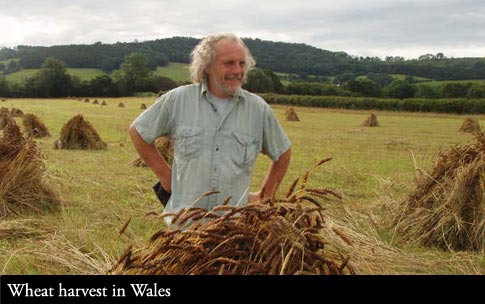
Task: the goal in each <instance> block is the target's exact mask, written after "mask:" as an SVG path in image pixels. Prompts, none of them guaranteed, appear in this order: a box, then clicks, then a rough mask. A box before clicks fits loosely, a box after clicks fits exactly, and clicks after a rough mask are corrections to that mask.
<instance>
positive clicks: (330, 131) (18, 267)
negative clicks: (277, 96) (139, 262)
mask: <svg viewBox="0 0 485 304" xmlns="http://www.w3.org/2000/svg"><path fill="white" fill-rule="evenodd" d="M92 100H94V99H91V103H84V102H82V101H78V100H69V99H51V100H46V99H9V100H7V101H6V102H1V103H0V107H8V108H19V109H21V110H22V111H23V112H24V113H32V114H35V115H37V116H38V117H39V118H40V119H41V120H42V121H43V122H44V123H45V124H46V125H47V127H48V129H49V131H50V132H51V134H52V136H51V137H50V138H45V139H39V140H38V142H39V144H40V147H41V149H42V151H43V153H44V155H45V157H46V159H45V164H46V167H47V172H48V180H49V183H50V184H51V185H52V186H53V187H54V188H55V189H56V190H57V191H58V192H59V193H60V195H61V197H62V198H63V200H64V201H65V206H64V207H63V208H62V210H61V212H59V213H45V214H40V215H22V216H17V217H9V218H3V219H0V270H1V272H0V273H1V274H98V273H105V271H106V270H108V269H109V268H111V267H112V266H113V265H114V264H115V263H116V260H117V259H118V258H119V256H120V255H121V254H122V253H123V251H124V250H125V248H126V247H127V246H128V245H133V247H134V248H136V247H138V246H141V245H142V244H143V243H144V242H146V241H147V239H148V238H149V237H150V236H151V235H152V234H153V233H154V232H156V231H158V230H159V229H160V228H161V227H162V226H163V222H162V221H160V220H155V219H151V218H149V217H146V216H145V215H146V214H147V213H148V212H151V211H155V212H160V211H161V205H160V203H159V202H158V201H157V199H156V197H155V195H154V193H153V192H152V189H151V186H152V185H153V184H154V183H155V182H156V179H155V177H154V175H153V174H152V173H151V171H150V170H149V169H147V168H138V167H133V166H132V165H131V164H130V163H131V161H133V160H134V159H136V158H137V154H136V152H135V150H134V148H133V146H132V144H131V141H130V139H129V137H128V134H127V130H128V127H129V125H130V123H131V121H132V120H133V119H134V118H135V117H136V116H137V115H139V114H140V113H141V112H142V110H141V109H140V105H141V103H146V104H147V106H149V105H151V104H152V103H153V102H154V100H155V98H151V97H150V98H133V97H130V98H117V99H110V98H105V99H102V98H98V100H99V102H100V103H101V100H105V101H106V102H107V103H108V105H107V106H100V105H94V104H92ZM119 102H124V103H125V105H126V107H125V108H119V107H118V106H117V105H118V103H119ZM295 109H296V112H297V114H298V116H299V118H300V121H299V122H290V121H285V119H284V115H283V113H284V112H285V111H286V110H287V107H283V106H277V105H275V106H273V110H274V112H275V114H276V116H277V117H278V119H279V121H280V123H281V125H282V126H283V128H284V129H285V131H286V132H287V134H288V136H289V137H290V140H291V141H292V144H293V146H292V161H291V164H290V168H289V171H288V173H287V175H286V177H285V179H284V181H283V184H282V185H281V187H280V189H282V190H281V192H282V193H283V192H284V191H285V190H286V189H288V188H289V186H290V184H291V183H292V182H293V180H295V179H296V178H297V177H300V176H302V175H303V174H304V173H305V171H306V170H307V169H308V168H310V167H311V166H312V165H313V164H315V163H316V162H317V161H319V160H321V159H323V158H326V157H332V158H333V160H332V161H330V162H328V163H326V164H325V165H323V166H322V167H319V168H318V169H317V170H315V171H314V172H313V174H312V175H311V177H310V180H309V183H310V184H311V185H312V186H314V187H325V188H329V189H333V190H335V191H336V192H338V193H340V194H341V195H342V196H343V199H342V200H337V199H330V200H328V201H322V202H321V203H322V204H323V205H324V206H325V207H326V208H327V211H326V212H327V214H328V215H329V217H330V218H332V219H333V220H335V222H336V223H337V222H338V223H339V225H342V226H344V227H348V228H349V231H353V233H355V234H351V235H350V236H351V237H352V236H353V237H354V238H355V241H354V242H353V245H352V246H350V245H349V246H348V247H346V248H341V249H342V250H343V252H344V253H345V254H346V255H348V256H350V263H352V262H353V263H354V264H356V265H357V266H358V267H356V268H357V269H358V270H360V271H359V273H365V274H382V273H386V274H415V273H426V274H475V273H480V274H484V273H485V258H484V256H483V253H474V252H469V251H462V252H452V251H442V250H439V249H434V248H423V247H420V246H417V245H414V244H410V243H406V242H403V241H402V240H401V239H400V237H399V235H398V234H396V233H395V232H394V230H393V227H392V226H391V225H389V222H390V221H389V210H391V209H392V208H393V206H395V205H396V204H398V203H399V202H400V201H401V200H403V199H404V198H405V196H406V195H407V194H409V193H410V191H411V190H412V189H413V187H414V183H415V174H416V170H417V169H423V170H429V169H430V168H431V167H432V165H433V164H434V161H435V159H436V157H437V153H438V151H440V149H447V148H449V147H450V146H452V145H456V144H464V143H468V142H471V141H473V140H474V139H473V136H472V135H469V134H464V133H461V132H458V129H459V128H460V126H461V124H462V122H463V120H464V119H465V116H459V115H437V114H420V113H414V114H411V113H398V112H374V113H375V114H376V115H377V119H378V121H379V123H380V125H381V126H380V127H377V128H369V127H363V126H362V123H363V121H364V120H365V119H366V118H367V117H368V116H369V114H370V112H368V111H343V110H342V111H340V110H328V109H313V108H295ZM77 114H82V115H83V116H84V118H85V119H87V120H88V121H89V122H91V123H92V124H93V126H94V127H95V128H96V130H97V131H98V133H99V135H100V136H101V138H102V139H103V140H104V141H105V142H106V143H107V144H108V148H107V150H100V151H80V150H55V149H54V148H53V147H54V141H55V140H57V139H58V138H59V133H60V130H61V128H62V126H63V125H64V124H65V123H66V122H67V121H68V120H69V119H70V118H72V117H73V116H75V115H77ZM467 117H468V116H467ZM472 117H474V118H477V119H478V121H479V122H483V121H484V120H485V116H481V115H477V116H472ZM16 120H17V122H18V123H19V124H20V125H21V119H19V118H16ZM1 133H2V131H0V134H1ZM268 165H269V159H268V158H267V157H266V156H264V155H260V156H259V157H258V160H257V162H256V165H255V171H254V176H253V181H252V190H256V189H257V188H258V186H259V185H260V183H261V181H262V179H263V178H264V175H265V174H266V171H267V168H268ZM0 178H1V177H0ZM128 220H130V222H129V225H128V226H127V229H126V230H125V232H124V233H123V234H122V235H121V236H120V234H119V231H120V229H121V228H122V227H123V225H124V224H125V223H126V222H127V221H128Z"/></svg>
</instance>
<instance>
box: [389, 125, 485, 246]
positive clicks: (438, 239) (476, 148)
mask: <svg viewBox="0 0 485 304" xmlns="http://www.w3.org/2000/svg"><path fill="white" fill-rule="evenodd" d="M476 139H477V142H476V143H473V144H468V145H463V146H456V147H452V148H450V149H449V150H446V151H443V152H441V153H440V154H439V156H438V158H437V160H436V163H435V165H434V168H433V169H432V170H431V171H430V172H428V173H427V174H423V175H422V176H420V177H419V179H418V182H417V187H416V189H415V190H414V191H413V192H412V193H411V194H410V195H409V196H408V197H407V199H406V200H404V201H403V202H402V203H401V204H400V205H399V206H398V208H397V209H396V211H395V212H396V213H395V216H394V225H396V229H397V231H398V232H399V233H400V234H401V235H402V236H403V238H404V239H405V240H408V241H412V242H415V243H418V244H421V245H424V246H429V247H439V248H442V249H453V250H465V249H467V250H476V251H481V252H485V193H484V190H485V189H484V186H483V185H485V135H484V134H483V133H477V134H476Z"/></svg>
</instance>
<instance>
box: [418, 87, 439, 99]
mask: <svg viewBox="0 0 485 304" xmlns="http://www.w3.org/2000/svg"><path fill="white" fill-rule="evenodd" d="M414 97H416V98H441V97H443V95H442V94H441V91H440V90H438V88H436V87H434V86H430V85H424V84H421V85H418V86H417V88H416V93H415V94H414Z"/></svg>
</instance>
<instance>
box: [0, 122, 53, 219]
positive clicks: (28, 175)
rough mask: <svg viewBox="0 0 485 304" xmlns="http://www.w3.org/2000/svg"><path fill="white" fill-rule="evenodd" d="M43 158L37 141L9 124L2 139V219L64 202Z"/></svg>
mask: <svg viewBox="0 0 485 304" xmlns="http://www.w3.org/2000/svg"><path fill="white" fill-rule="evenodd" d="M43 160H44V158H43V156H42V154H41V152H40V149H39V148H38V146H37V144H36V142H35V141H34V140H33V139H31V138H27V139H25V138H24V137H23V135H22V133H21V131H20V128H19V126H18V125H17V124H16V123H15V124H8V125H7V127H6V128H5V131H4V136H3V137H2V138H1V139H0V177H1V178H0V218H2V217H5V216H10V215H19V214H22V213H40V212H43V211H46V210H58V209H59V207H60V206H61V204H62V201H61V199H60V197H59V195H58V194H57V193H56V192H55V191H54V190H52V189H51V188H50V187H49V185H48V184H47V183H46V179H45V177H46V169H45V165H44V161H43Z"/></svg>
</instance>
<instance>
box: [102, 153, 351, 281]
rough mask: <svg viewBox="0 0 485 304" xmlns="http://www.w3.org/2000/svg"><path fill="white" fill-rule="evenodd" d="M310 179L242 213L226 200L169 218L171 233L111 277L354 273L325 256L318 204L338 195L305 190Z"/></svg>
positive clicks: (129, 257)
mask: <svg viewBox="0 0 485 304" xmlns="http://www.w3.org/2000/svg"><path fill="white" fill-rule="evenodd" d="M327 160H329V159H327ZM325 161H326V160H325ZM321 163H323V161H322V162H320V164H321ZM317 166H318V165H316V166H315V167H317ZM309 173H310V172H307V173H306V175H305V178H304V179H303V182H302V185H301V188H300V189H299V190H298V191H294V190H295V188H296V185H297V183H298V181H299V179H297V180H296V181H295V182H294V183H293V184H292V186H291V187H290V189H289V190H288V192H287V195H286V197H285V198H279V199H277V198H273V199H272V200H268V201H266V202H263V203H261V204H252V205H248V206H244V207H236V206H230V205H228V204H227V202H229V199H227V200H226V203H224V204H223V205H221V206H216V207H214V208H213V209H211V210H205V209H202V208H188V209H182V210H181V211H180V212H178V213H177V214H170V215H169V216H172V225H171V226H170V227H168V228H166V229H163V230H161V231H159V232H157V233H155V234H154V235H153V236H152V237H151V239H150V242H149V243H148V244H147V245H146V246H144V247H142V248H141V249H138V250H136V251H132V249H131V246H130V247H129V248H128V249H127V250H126V251H125V253H124V254H123V255H122V257H121V258H120V259H119V262H118V264H117V265H116V266H115V267H113V269H111V270H110V271H109V273H111V274H171V275H172V274H195V275H200V274H230V275H234V274H237V275H245V274H284V275H285V274H346V273H354V271H353V268H352V267H351V266H350V265H349V263H348V261H349V258H345V257H343V256H339V257H336V258H335V259H334V260H333V259H332V258H331V257H330V255H327V248H326V246H327V241H326V239H325V237H324V235H325V233H327V232H328V231H322V229H323V228H324V222H325V217H324V215H323V210H324V209H323V208H322V206H320V204H319V203H318V202H317V201H316V198H318V197H320V198H323V197H325V196H326V195H328V194H334V193H333V192H332V191H330V190H326V189H323V188H319V189H306V187H305V184H306V180H307V178H308V175H309ZM215 193H218V192H217V191H212V192H208V193H205V194H204V195H203V196H208V195H212V194H215ZM334 195H335V194H334ZM181 227H183V229H181ZM124 228H126V227H124Z"/></svg>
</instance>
